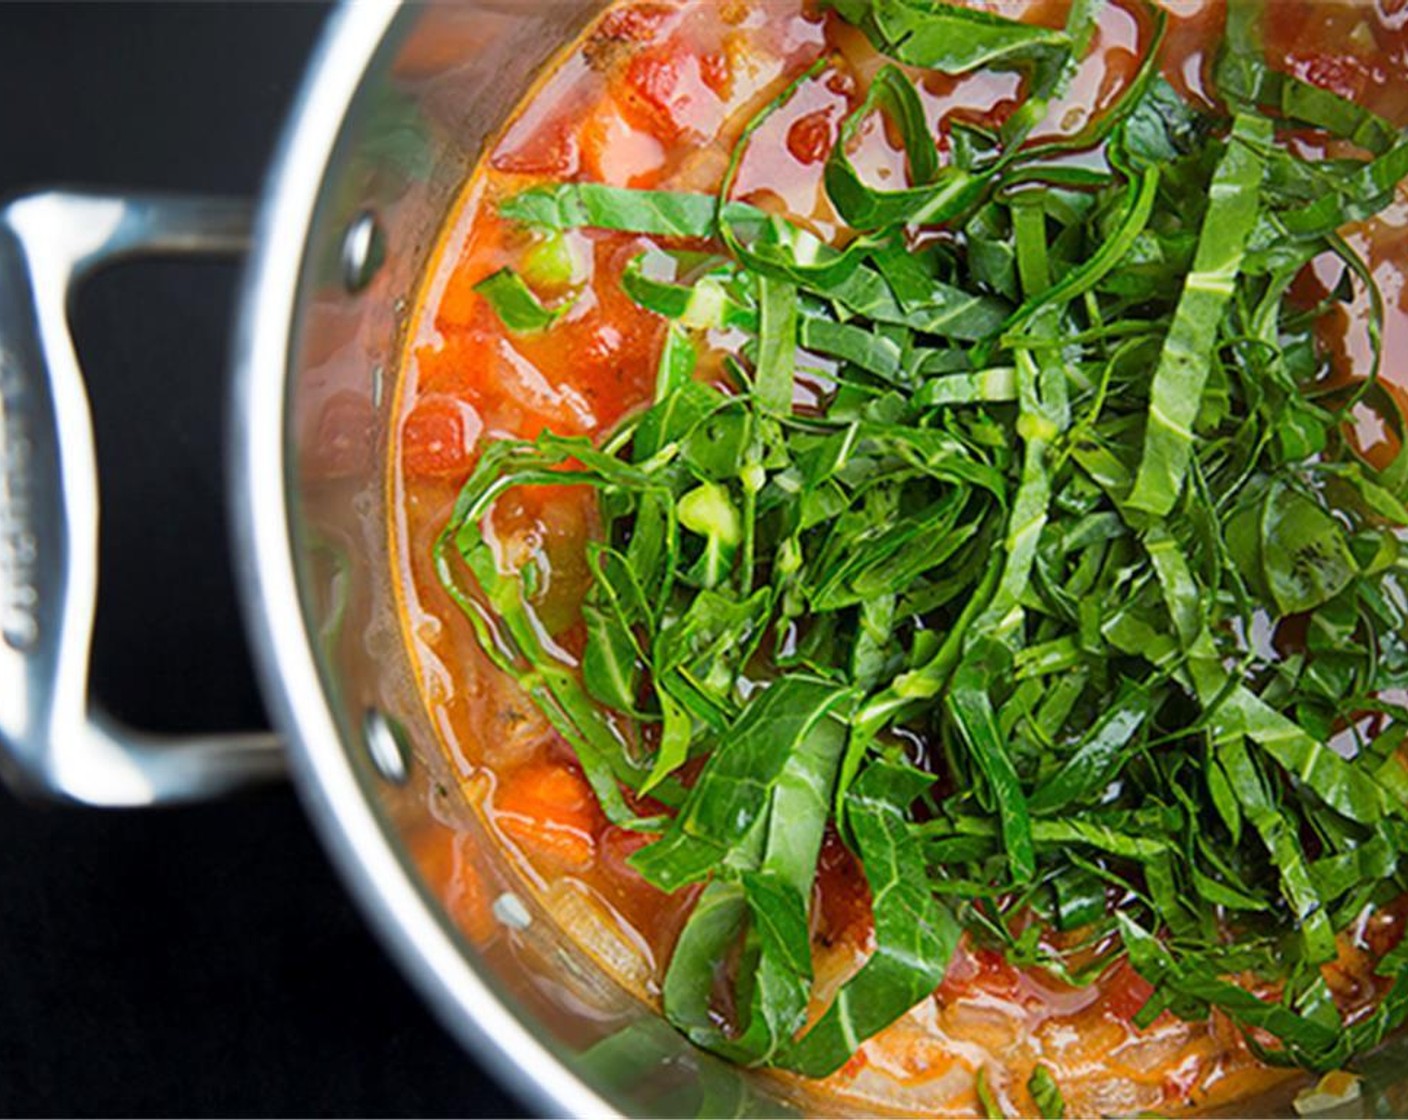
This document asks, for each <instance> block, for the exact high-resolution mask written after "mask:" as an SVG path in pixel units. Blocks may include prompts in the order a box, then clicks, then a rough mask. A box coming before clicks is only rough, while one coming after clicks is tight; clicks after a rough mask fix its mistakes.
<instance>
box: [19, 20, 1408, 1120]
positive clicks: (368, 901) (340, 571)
mask: <svg viewBox="0 0 1408 1120" xmlns="http://www.w3.org/2000/svg"><path fill="white" fill-rule="evenodd" d="M599 7H600V0H464V2H462V3H459V4H455V5H450V4H444V5H423V6H422V5H416V6H408V7H404V8H398V7H397V6H395V5H394V4H390V3H385V4H383V3H371V2H368V3H356V4H348V5H347V6H346V7H344V8H343V9H342V10H341V11H339V12H338V13H337V14H336V15H335V17H334V18H333V19H332V20H331V22H330V25H329V27H328V29H327V31H326V33H325V35H324V38H323V41H322V43H321V45H320V47H319V49H318V51H317V52H316V55H315V57H314V59H313V61H312V63H311V65H310V68H309V71H308V74H307V78H306V81H305V83H304V86H303V89H302V92H301V95H300V97H299V99H298V102H297V105H296V109H295V112H294V114H293V118H292V120H291V121H290V123H289V125H288V128H287V131H286V133H285V136H284V139H283V143H282V146H281V148H280V151H279V155H278V157H277V159H276V162H275V165H274V168H273V170H272V172H271V174H270V176H269V179H268V185H267V189H266V191H265V194H264V197H263V199H262V201H261V203H260V205H259V207H258V210H257V213H256V214H255V215H254V218H253V223H252V225H251V220H250V212H249V209H248V208H247V207H246V206H244V205H242V204H239V203H234V202H229V201H223V200H199V199H186V198H172V197H135V196H98V195H85V194H72V193H44V194H37V195H32V196H28V197H25V198H21V199H18V200H16V201H13V202H11V203H9V205H7V206H6V207H5V208H4V209H3V211H0V770H3V774H4V776H5V777H6V779H7V780H9V781H10V782H11V783H12V784H14V785H16V786H17V787H20V788H23V789H27V790H30V791H32V792H36V793H41V794H46V795H50V796H54V797H58V798H63V799H68V800H72V801H76V802H81V803H86V804H91V805H102V806H141V805H152V804H157V803H163V802H172V801H181V800H189V799H194V798H202V797H209V796H213V795H218V794H220V793H222V792H225V791H227V790H230V789H232V788H234V787H236V786H239V785H241V784H244V783H248V782H252V781H257V780H262V779H267V778H269V777H272V776H275V775H277V774H280V773H282V772H283V770H284V768H285V766H287V768H288V769H289V770H291V771H292V775H293V778H294V780H295V781H296V782H297V783H298V786H299V789H300V790H301V792H302V795H303V798H304V801H305V803H306V805H307V807H308V811H309V813H310V814H311V816H312V817H313V819H314V821H315V823H316V825H317V827H318V829H319V830H320V832H321V833H322V836H323V839H324V840H325V842H326V844H327V846H328V848H329V849H330V850H331V852H332V853H333V855H334V857H335V860H336V863H337V865H338V867H339V868H340V869H341V872H342V874H343V876H344V877H345V878H346V880H347V882H348V884H349V885H350V887H351V888H352V890H353V892H354V894H355V895H356V897H357V898H358V900H359V901H360V902H361V904H362V906H363V908H364V909H365V911H366V913H367V915H368V916H369V918H370V919H371V921H372V922H373V924H374V925H375V927H376V928H377V929H378V931H379V932H380V933H381V935H382V937H383V938H384V939H385V941H386V943H387V944H388V945H389V946H390V947H391V949H392V950H393V952H394V953H395V955H396V956H397V958H398V959H399V960H400V962H401V963H402V965H403V967H404V968H405V969H406V971H407V972H408V973H409V974H410V976H411V977H412V978H413V980H414V981H415V982H416V983H417V984H418V985H419V987H420V989H421V991H422V993H423V994H424V996H425V998H426V1000H427V1002H428V1003H429V1004H430V1005H431V1006H432V1007H433V1008H434V1009H435V1010H436V1012H438V1014H439V1015H440V1016H441V1018H442V1019H443V1020H444V1022H445V1023H446V1025H447V1026H448V1027H449V1028H450V1029H451V1030H452V1031H453V1032H454V1033H455V1034H456V1035H458V1037H459V1038H460V1039H462V1040H463V1042H464V1043H465V1045H466V1046H468V1047H469V1048H471V1049H472V1050H474V1051H475V1052H476V1053H478V1054H479V1056H480V1057H481V1059H483V1060H484V1061H485V1062H486V1064H487V1065H488V1066H489V1067H490V1068H491V1069H493V1070H495V1071H496V1072H497V1074H498V1075H499V1076H500V1077H501V1078H502V1079H503V1081H504V1082H505V1084H506V1085H508V1086H509V1087H510V1088H512V1089H513V1090H514V1091H516V1092H517V1093H518V1094H519V1095H520V1096H521V1097H522V1099H523V1100H524V1101H525V1102H526V1103H527V1104H529V1106H530V1107H533V1108H535V1109H536V1110H538V1111H541V1112H544V1113H548V1114H577V1115H602V1114H610V1113H627V1114H643V1115H690V1114H704V1115H743V1114H778V1113H787V1112H791V1111H794V1110H795V1109H796V1108H798V1107H800V1108H803V1109H807V1110H809V1111H810V1110H814V1109H815V1108H816V1107H817V1105H816V1103H815V1102H811V1103H809V1101H808V1099H807V1097H806V1094H805V1093H804V1092H803V1091H801V1090H799V1089H798V1088H797V1087H796V1086H792V1085H788V1084H786V1083H783V1082H781V1081H777V1080H771V1079H768V1078H766V1077H763V1076H759V1075H754V1074H748V1073H744V1072H741V1071H739V1070H736V1069H734V1068H733V1067H730V1066H726V1065H724V1064H723V1063H720V1062H717V1061H715V1060H714V1059H712V1058H710V1057H708V1056H706V1055H703V1054H701V1053H699V1052H697V1051H695V1050H694V1049H692V1048H691V1047H690V1046H688V1045H687V1044H686V1043H684V1042H683V1041H682V1040H681V1039H680V1038H679V1037H678V1036H676V1035H675V1034H674V1033H673V1032H672V1031H670V1030H669V1029H668V1028H666V1027H665V1026H664V1025H663V1024H662V1023H661V1022H660V1021H659V1020H658V1019H657V1018H656V1017H655V1016H654V1014H653V1013H652V1012H651V1011H650V1010H649V1009H647V1008H645V1007H644V1006H642V1005H641V1004H640V1003H638V1002H637V1001H635V1000H634V999H633V998H632V997H630V996H628V995H627V994H626V993H625V992H624V991H622V990H621V989H619V988H618V987H617V986H616V985H615V984H614V983H613V982H612V981H611V980H609V979H608V978H607V977H606V976H605V975H604V974H603V973H602V972H601V971H600V970H599V969H598V968H597V967H596V966H595V965H593V964H592V963H590V962H589V961H588V960H587V959H586V958H585V957H584V956H582V955H580V954H579V953H578V952H577V951H576V950H574V949H573V948H572V946H571V945H570V944H569V943H567V942H565V941H564V940H563V939H562V938H561V937H560V936H558V934H557V933H556V931H555V927H554V925H553V923H552V921H551V919H550V918H549V917H548V916H547V915H546V914H544V913H543V912H541V911H540V910H538V909H537V908H536V905H535V903H534V902H533V900H532V898H531V897H529V895H528V894H527V893H526V892H524V893H520V889H519V884H518V883H517V882H516V880H515V879H514V877H513V875H512V874H511V873H509V872H508V871H507V870H505V869H503V868H501V867H499V866H497V864H496V861H495V859H494V856H493V854H492V849H491V848H490V846H489V845H487V844H484V845H480V849H479V851H478V853H477V856H476V857H475V858H477V859H478V861H479V864H478V871H479V874H480V875H481V876H482V877H483V878H484V880H485V882H488V883H490V884H492V892H493V896H494V899H495V901H494V906H493V912H494V915H495V918H496V920H497V921H498V922H499V923H500V925H501V927H502V928H501V930H500V931H499V935H498V936H496V937H495V938H493V940H492V943H491V944H490V945H489V946H488V947H487V948H485V947H481V946H476V945H475V944H472V943H470V941H469V940H468V939H467V938H466V937H465V936H464V935H463V934H462V933H461V932H460V931H458V930H457V928H456V926H455V924H454V922H453V921H452V920H451V918H450V916H449V915H448V914H447V913H446V910H445V908H444V905H443V903H442V900H441V899H439V898H437V897H434V896H433V895H432V894H431V893H430V892H429V891H427V889H426V888H425V885H424V883H423V881H422V877H421V875H420V874H419V872H418V871H417V868H416V867H415V865H414V861H413V860H412V858H411V856H410V854H409V848H408V844H407V838H408V837H410V836H412V835H413V834H414V833H415V831H416V830H417V828H418V827H421V826H423V824H424V822H425V819H426V817H427V816H428V815H435V816H439V817H441V818H448V819H453V820H455V821H456V822H457V823H460V824H462V825H463V826H464V827H467V828H471V829H472V828H473V827H474V822H473V820H472V819H470V818H469V817H468V815H467V814H463V812H462V806H461V805H459V804H457V803H456V801H455V795H454V794H453V793H452V792H451V791H452V790H453V789H454V788H455V783H454V782H452V781H444V782H442V781H441V776H442V774H443V770H444V767H445V763H444V761H443V760H442V757H441V754H440V750H439V748H438V746H437V740H436V736H435V734H434V732H433V730H432V728H431V727H430V726H429V725H428V722H427V717H426V714H425V712H424V707H423V704H422V702H421V700H420V698H419V695H418V693H417V690H416V687H415V685H414V682H413V678H412V669H411V666H410V665H409V662H408V658H407V654H406V652H405V649H404V645H403V642H402V639H401V633H400V629H399V622H398V620H397V618H396V612H395V609H394V602H393V599H392V595H391V588H390V584H389V579H390V571H389V561H388V548H387V530H386V526H387V524H388V522H387V518H386V508H385V507H386V487H385V479H384V467H383V460H384V455H385V449H386V440H387V435H388V432H389V430H390V426H391V425H392V424H393V423H394V422H395V421H396V420H397V419H398V417H397V407H398V405H397V400H398V398H397V394H396V392H395V377H396V371H397V368H398V351H399V348H400V346H401V343H402V341H403V335H402V332H403V330H404V329H405V326H406V319H407V315H408V313H409V311H410V308H411V301H412V299H413V296H414V292H415V287H416V284H417V282H418V279H419V278H420V276H421V275H422V274H423V272H424V271H425V269H426V267H427V264H428V260H429V255H430V253H431V251H432V249H433V248H434V246H435V244H436V242H437V238H438V233H439V231H440V229H441V227H442V225H443V223H444V221H445V220H446V215H447V213H448V212H449V209H450V207H451V205H452V203H453V201H454V199H455V196H456V193H457V191H458V189H459V188H460V186H461V185H462V183H463V181H464V179H465V176H466V175H467V173H468V172H469V170H470V169H471V167H472V166H473V162H474V160H475V159H476V157H477V155H478V153H479V151H480V148H481V145H482V143H483V141H484V139H485V138H486V137H487V136H488V135H489V134H490V132H491V131H492V130H493V129H494V128H495V127H497V126H498V124H499V123H500V122H501V121H502V119H503V116H504V115H505V114H506V113H507V111H508V110H509V109H510V108H511V107H512V106H513V104H514V103H515V102H516V101H517V99H518V98H519V97H520V96H521V94H522V93H523V91H524V90H525V89H526V88H527V85H528V83H529V81H530V79H531V77H532V75H533V74H534V72H535V71H536V70H537V69H538V68H539V67H540V66H541V65H542V64H543V63H545V62H546V61H547V60H548V59H549V58H550V57H551V56H552V55H553V53H554V52H555V51H556V50H557V49H558V48H559V46H560V45H561V44H563V43H564V42H565V41H567V39H568V38H569V37H570V36H571V35H572V34H573V33H574V32H575V31H576V30H577V29H578V28H580V27H581V26H582V25H583V24H584V22H585V21H586V20H587V19H588V18H589V17H590V15H591V14H592V12H593V11H595V10H597V9H598V8H599ZM249 247H252V251H251V255H250V260H249V266H248V274H247V279H246V282H245V284H244V288H243V297H242V310H241V322H240V327H239V330H238V333H237V344H236V351H235V354H234V363H235V390H234V399H233V402H232V410H231V423H232V425H233V432H234V441H233V446H234V456H233V461H232V463H231V474H230V485H231V487H232V491H233V496H234V514H233V516H234V539H235V541H236V543H237V547H238V551H239V557H238V560H239V573H240V577H241V582H242V585H243V586H242V590H243V593H244V604H245V608H246V615H247V620H248V626H249V629H250V632H251V634H252V637H253V644H254V647H255V649H256V652H257V657H258V661H259V667H260V669H261V671H262V676H263V682H264V692H265V696H266V699H267V701H268V704H269V707H270V710H271V711H272V712H273V714H274V717H275V722H276V724H277V726H278V728H279V734H278V736H273V735H267V734H254V735H233V736H224V737H202V738H195V739H179V740H158V739H155V738H153V737H150V736H146V735H143V734H141V733H139V732H135V731H132V730H130V729H127V728H122V727H119V726H117V725H115V724H114V723H113V722H112V721H111V720H110V719H107V718H105V717H104V716H103V715H102V713H101V712H99V711H96V710H95V709H94V708H93V706H92V704H91V703H90V701H89V698H88V695H87V671H88V654H89V643H90V637H91V632H92V621H93V612H94V602H95V597H96V593H97V576H96V572H97V556H96V552H97V529H98V480H97V476H96V468H95V462H94V454H93V446H92V433H91V423H90V418H89V414H88V406H87V400H86V396H85V392H84V388H83V381H82V376H81V372H80V370H79V367H78V362H77V358H76V356H75V353H74V349H73V344H72V341H71V339H70V337H69V331H68V325H67V306H68V301H69V298H70V294H71V292H72V290H73V288H74V286H75V285H76V284H77V283H79V282H80V281H81V280H82V279H83V278H84V277H85V276H86V275H87V274H88V273H90V272H92V271H93V270H94V269H97V268H99V267H101V266H103V265H105V264H108V263H111V262H112V261H114V260H116V259H118V258H121V257H124V256H129V255H133V254H142V253H161V254H168V253H204V254H208V253H240V252H244V251H245V250H246V248H249ZM1387 1068H1388V1070H1389V1076H1388V1077H1387V1078H1386V1079H1385V1081H1386V1082H1389V1081H1395V1080H1401V1079H1399V1078H1397V1077H1396V1076H1395V1073H1396V1071H1395V1069H1394V1063H1392V1062H1391V1061H1390V1062H1389V1063H1388V1066H1387ZM1401 1096H1402V1094H1401V1092H1400V1093H1396V1094H1390V1096H1388V1097H1384V1098H1380V1097H1378V1096H1375V1095H1373V1094H1367V1095H1366V1097H1365V1098H1364V1105H1363V1106H1364V1108H1365V1109H1371V1110H1378V1109H1387V1110H1388V1111H1384V1112H1382V1113H1380V1114H1383V1115H1392V1114H1394V1111H1395V1109H1398V1110H1399V1111H1397V1114H1399V1115H1402V1114H1403V1112H1402V1111H1401V1104H1400V1105H1395V1104H1394V1103H1392V1102H1393V1101H1396V1100H1400V1099H1401ZM1285 1105H1286V1102H1284V1101H1281V1102H1277V1103H1276V1104H1272V1103H1271V1102H1267V1103H1266V1104H1265V1105H1262V1106H1260V1107H1259V1108H1258V1114H1262V1115H1268V1114H1270V1109H1271V1108H1273V1107H1275V1108H1276V1110H1277V1111H1282V1110H1284V1109H1285ZM832 1107H834V1105H833V1106H832Z"/></svg>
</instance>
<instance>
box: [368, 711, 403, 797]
mask: <svg viewBox="0 0 1408 1120" xmlns="http://www.w3.org/2000/svg"><path fill="white" fill-rule="evenodd" d="M362 734H363V735H364V736H365V737H366V740H367V753H368V754H370V755H371V758H372V765H373V766H375V767H376V771H377V773H378V774H380V775H381V776H382V777H383V778H385V779H386V780H387V781H388V782H391V783H393V784H395V785H398V786H403V785H405V784H406V781H407V779H409V778H410V776H411V746H410V743H409V742H408V738H407V735H406V729H405V728H404V727H402V726H401V725H400V724H399V723H397V722H396V721H395V720H393V719H391V718H389V717H388V716H386V715H384V714H383V713H381V712H379V711H377V710H376V709H375V708H371V709H369V710H368V711H367V714H366V716H365V717H364V718H363V720H362Z"/></svg>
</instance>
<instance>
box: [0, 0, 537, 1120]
mask: <svg viewBox="0 0 1408 1120" xmlns="http://www.w3.org/2000/svg"><path fill="white" fill-rule="evenodd" d="M327 15H328V10H327V9H326V8H324V7H317V6H306V5H292V4H269V3H263V4H252V3H251V4H192V3H162V4H151V5H131V4H125V3H124V4H42V5H34V6H21V5H16V4H12V3H0V196H9V195H12V194H14V193H16V192H18V191H22V190H26V189H32V188H34V187H36V186H41V185H52V184H55V183H62V184H69V185H90V186H99V187H113V188H149V189H151V188H158V189H165V190H180V191H200V192H218V193H223V194H237V195H246V196H248V195H252V194H253V193H254V192H255V191H256V190H257V189H258V187H259V185H260V182H261V180H262V178H263V174H264V171H265V169H266V166H267V164H268V160H269V157H270V153H271V151H272V148H273V145H274V142H275V139H276V137H277V134H278V129H279V127H280V125H281V123H282V120H283V117H284V114H285V112H286V110H287V108H288V105H289V103H290V100H291V98H292V96H293V92H294V89H295V87H296V84H297V81H298V79H299V77H300V74H301V70H302V67H303V65H304V62H305V60H306V58H307V56H308V54H309V51H310V49H311V47H312V44H313V42H314V39H315V38H316V36H317V33H318V31H319V29H320V27H321V26H322V24H323V23H324V21H325V20H326V18H327ZM236 279H237V271H236V269H235V267H233V266H222V265H213V264H205V265H190V264H183V265H173V264H143V265H129V266H124V267H122V268H120V269H115V270H113V271H111V272H109V273H107V274H104V275H102V276H100V277H98V278H96V279H95V280H94V281H93V282H92V283H91V284H90V285H89V286H88V287H87V288H86V289H85V291H84V293H83V295H82V297H81V298H80V300H79V302H78V305H77V316H76V319H77V323H76V330H77V337H78V344H79V351H80V354H81V356H82V358H83V360H84V363H85V367H86V370H87V374H88V380H89V388H90V392H91V394H92V398H93V406H94V412H95V425H96V428H97V438H98V450H99V462H100V468H101V474H102V483H103V487H104V493H103V499H104V506H103V518H104V520H103V531H102V549H103V555H102V564H101V581H102V582H101V592H100V603H99V610H98V635H97V645H96V649H95V651H94V658H93V688H94V691H95V692H96V694H97V695H98V697H99V698H100V699H101V700H102V701H103V702H104V703H105V704H106V705H107V707H108V708H109V709H110V710H112V711H113V712H115V713H116V714H118V715H119V716H121V717H122V718H124V719H126V720H129V721H131V722H133V723H134V724H137V725H140V726H143V727H151V728H156V729H162V730H183V729H195V728H206V729H233V728H246V727H253V726H259V725H261V724H262V722H263V719H264V717H263V714H262V711H261V708H260V703H259V700H258V696H257V692H256V690H255V687H254V684H253V681H252V678H251V674H250V670H249V668H248V665H247V662H246V655H245V650H244V645H243V639H242V637H241V634H240V622H239V617H238V611H237V607H236V602H235V597H234V591H233V587H232V584H231V578H230V574H229V568H230V565H229V558H228V553H229V544H228V539H227V535H226V532H225V524H224V518H225V507H224V502H223V498H222V493H223V489H224V469H223V460H222V456H223V445H224V437H223V424H224V391H225V349H226V345H227V340H228V333H227V324H228V319H229V315H230V311H231V307H232V301H233V295H234V285H235V282H236ZM4 702H5V700H4V697H0V703H4ZM128 1113H131V1114H139V1115H140V1114H161V1115H167V1114H192V1115H231V1114H255V1115H264V1114H295V1115H345V1114H353V1115H375V1114H390V1115H415V1114H430V1115H470V1116H493V1115H513V1114H516V1113H517V1109H516V1107H515V1105H514V1104H513V1103H512V1102H511V1101H509V1100H508V1099H507V1098H505V1097H504V1096H503V1095H502V1093H501V1092H500V1091H499V1090H498V1088H497V1087H496V1085H495V1084H494V1082H493V1081H492V1080H491V1079H490V1077H489V1076H488V1075H487V1074H486V1073H485V1072H483V1071H482V1070H481V1069H480V1068H479V1067H478V1066H477V1065H476V1063H475V1062H474V1060H473V1059H471V1058H469V1057H467V1056H466V1055H465V1054H464V1053H463V1052H462V1051H461V1050H459V1048H458V1047H457V1046H456V1045H455V1043H454V1042H453V1041H452V1040H451V1039H450V1037H449V1036H448V1035H447V1034H446V1033H445V1032H443V1031H442V1030H441V1029H440V1028H439V1026H438V1025H437V1024H436V1023H435V1022H434V1021H432V1019H431V1018H430V1016H429V1014H428V1012H427V1011H426V1010H425V1009H424V1007H423V1006H422V1005H421V1004H420V1002H419V1001H418V999H417V998H416V996H415V994H414V993H413V992H412V991H411V990H410V989H409V987H408V986H407V984H406V983H405V982H404V981H403V980H402V979H401V977H400V976H399V974H397V973H396V972H395V970H394V969H393V967H392V965H391V964H390V962H389V961H388V959H387V958H386V956H385V954H384V953H383V952H382V951H381V949H380V947H379V946H377V945H376V944H375V943H373V941H372V940H371V938H370V936H369V934H368V932H367V930H366V927H365V926H364V924H363V922H362V920H361V918H360V916H359V915H358V914H357V913H356V912H355V911H354V909H353V908H352V905H351V903H350V901H349V899H348V898H347V896H346V895H345V893H344V891H343V890H342V887H341V885H340V884H339V883H338V882H337V881H336V879H335V878H334V875H333V872H332V869H331V868H330V866H329V865H328V863H327V861H326V860H325V858H324V857H323V855H322V852H321V851H320V850H319V848H318V847H317V844H316V842H315V840H314V838H313V836H312V833H311V831H310V829H309V827H308V825H307V822H306V821H305V819H304V817H303V814H302V812H301V810H300V808H299V806H298V803H297V801H296V799H295V798H294V796H293V794H292V792H291V791H290V790H288V789H286V788H275V789H270V790H265V791H261V792H257V793H253V794H248V795H245V796H243V797H240V798H238V799H236V800H234V801H230V802H226V803H224V804H219V805H212V806H202V807H198V808H192V809H180V810H166V811H161V812H151V813H96V812H87V811H81V810H75V809H56V808H53V807H43V806H35V805H29V804H25V803H22V802H20V801H18V800H16V799H14V798H13V797H11V796H10V795H8V794H5V793H3V792H0V1115H15V1114H50V1115H54V1114H73V1115H101V1114H118V1115H120V1114H128Z"/></svg>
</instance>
